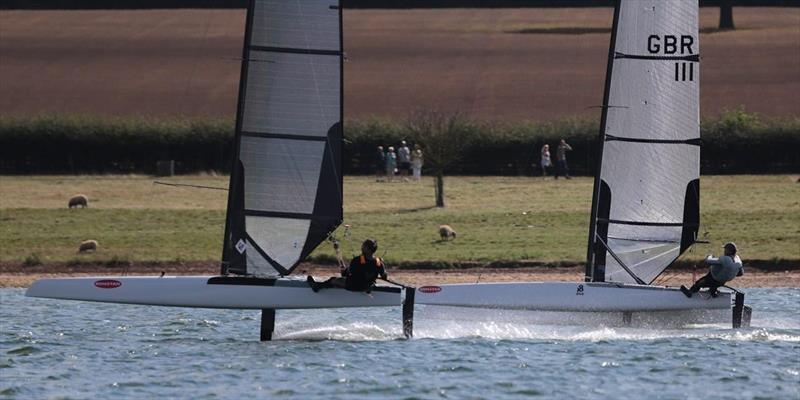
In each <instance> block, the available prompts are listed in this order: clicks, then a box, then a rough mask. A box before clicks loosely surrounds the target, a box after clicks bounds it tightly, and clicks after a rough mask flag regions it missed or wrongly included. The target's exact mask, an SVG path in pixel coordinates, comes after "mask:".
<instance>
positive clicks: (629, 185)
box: [586, 0, 700, 284]
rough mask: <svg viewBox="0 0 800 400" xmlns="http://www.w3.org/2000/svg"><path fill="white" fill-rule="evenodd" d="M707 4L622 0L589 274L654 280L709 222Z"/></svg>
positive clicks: (606, 100)
mask: <svg viewBox="0 0 800 400" xmlns="http://www.w3.org/2000/svg"><path fill="white" fill-rule="evenodd" d="M698 39H699V37H698V3H697V1H696V0H695V1H691V0H619V1H618V3H617V5H616V8H615V12H614V27H613V32H612V38H611V46H610V50H609V59H608V70H607V75H606V88H605V94H604V102H603V106H604V107H603V116H602V121H601V128H600V139H601V140H600V142H601V150H600V154H601V157H600V167H599V171H598V173H597V175H596V177H595V186H594V194H593V196H594V197H593V202H592V217H591V221H590V230H589V247H588V255H587V268H586V278H587V280H589V281H610V282H631V283H633V282H636V283H646V284H649V283H651V282H652V281H653V280H654V279H655V278H656V277H658V275H659V274H661V273H662V272H663V271H664V269H666V268H667V267H668V266H669V265H670V264H671V263H672V262H673V261H674V260H675V259H676V258H677V257H678V256H680V255H681V253H683V251H685V250H686V249H687V248H688V247H690V246H691V245H692V244H693V243H694V242H695V240H696V236H697V229H698V225H699V222H700V214H699V201H700V183H699V182H700V181H699V176H700V118H699V105H698V101H699V86H700V68H699V61H700V42H699V40H698Z"/></svg>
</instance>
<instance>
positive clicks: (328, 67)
mask: <svg viewBox="0 0 800 400" xmlns="http://www.w3.org/2000/svg"><path fill="white" fill-rule="evenodd" d="M250 57H251V62H250V66H249V70H248V73H247V87H246V90H247V97H246V100H245V104H244V116H243V120H242V130H243V131H245V132H256V133H274V134H288V135H306V136H320V137H324V136H327V134H328V130H329V129H330V127H331V126H333V125H334V124H336V123H337V122H339V119H340V112H341V77H340V64H339V57H332V56H327V55H313V54H286V53H272V52H263V51H251V52H250Z"/></svg>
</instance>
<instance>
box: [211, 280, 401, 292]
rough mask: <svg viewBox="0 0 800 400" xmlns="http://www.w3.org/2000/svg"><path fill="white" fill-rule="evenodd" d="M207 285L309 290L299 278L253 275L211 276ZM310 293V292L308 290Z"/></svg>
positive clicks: (382, 289)
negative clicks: (259, 276) (289, 278)
mask: <svg viewBox="0 0 800 400" xmlns="http://www.w3.org/2000/svg"><path fill="white" fill-rule="evenodd" d="M206 284H208V285H239V286H276V287H296V288H302V289H305V290H309V291H310V290H311V288H309V287H308V283H307V282H306V281H300V280H286V279H281V280H279V279H276V278H258V277H255V276H213V277H211V278H209V279H208V281H207V282H206ZM328 290H346V289H342V288H329V289H325V291H328ZM372 291H373V292H383V293H398V294H399V293H400V292H401V291H402V290H401V289H400V288H398V287H390V286H373V287H372ZM309 293H310V292H309Z"/></svg>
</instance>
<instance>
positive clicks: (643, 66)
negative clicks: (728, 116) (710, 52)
mask: <svg viewBox="0 0 800 400" xmlns="http://www.w3.org/2000/svg"><path fill="white" fill-rule="evenodd" d="M682 63H683V62H681V63H679V64H680V65H682ZM674 64H675V62H673V61H662V60H630V59H618V60H616V61H615V63H614V76H613V78H612V83H611V88H610V90H611V92H610V94H609V104H610V105H611V106H613V107H611V108H609V109H608V113H607V118H606V130H605V133H606V134H608V135H613V136H618V137H626V138H637V139H659V140H688V139H697V138H698V137H700V114H699V113H700V107H699V104H698V99H699V90H700V85H699V72H700V66H699V63H691V64H693V65H694V66H693V67H691V68H692V71H693V72H692V74H693V76H692V77H693V79H694V81H675V71H674V70H675V68H676V67H675V65H674ZM678 68H679V71H682V70H681V68H683V67H682V66H679V67H678ZM687 68H689V67H687ZM687 74H688V72H687ZM687 79H688V78H687Z"/></svg>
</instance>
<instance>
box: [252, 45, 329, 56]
mask: <svg viewBox="0 0 800 400" xmlns="http://www.w3.org/2000/svg"><path fill="white" fill-rule="evenodd" d="M250 50H256V51H267V52H270V53H291V54H313V55H322V56H341V55H342V52H341V51H339V50H322V49H301V48H298V47H275V46H250Z"/></svg>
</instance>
